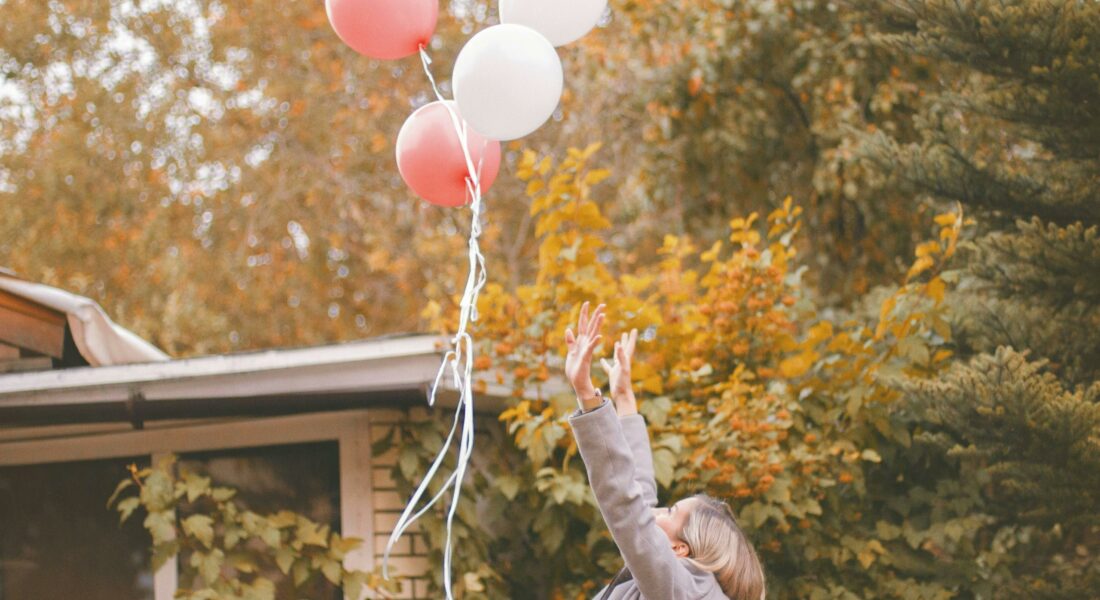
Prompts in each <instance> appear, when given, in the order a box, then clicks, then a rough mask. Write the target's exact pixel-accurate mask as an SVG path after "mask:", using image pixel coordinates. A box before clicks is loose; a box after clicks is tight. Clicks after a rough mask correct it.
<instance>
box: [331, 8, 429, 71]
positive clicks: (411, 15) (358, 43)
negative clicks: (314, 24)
mask: <svg viewBox="0 0 1100 600" xmlns="http://www.w3.org/2000/svg"><path fill="white" fill-rule="evenodd" d="M325 12H327V13H328V22H329V23H331V24H332V28H333V29H335V30H336V35H338V36H340V39H341V40H343V41H344V43H345V44H347V45H349V46H351V47H352V49H353V50H355V51H356V52H358V53H359V54H363V55H366V56H369V57H371V58H379V59H383V60H390V59H394V58H403V57H406V56H409V55H410V54H416V53H417V52H418V51H419V50H420V45H421V44H423V45H425V46H427V45H428V42H429V41H431V39H432V33H433V32H434V31H435V22H436V18H437V17H438V16H439V0H325Z"/></svg>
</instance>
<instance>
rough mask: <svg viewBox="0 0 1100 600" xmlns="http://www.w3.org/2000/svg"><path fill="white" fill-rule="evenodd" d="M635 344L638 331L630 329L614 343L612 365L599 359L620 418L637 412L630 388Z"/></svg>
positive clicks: (635, 401)
mask: <svg viewBox="0 0 1100 600" xmlns="http://www.w3.org/2000/svg"><path fill="white" fill-rule="evenodd" d="M637 343H638V330H637V329H631V330H630V333H624V334H623V335H622V338H621V339H620V340H619V341H617V342H615V362H614V363H608V362H607V359H602V358H601V359H600V365H601V366H602V367H603V370H604V372H606V373H607V380H608V381H609V382H610V383H611V399H612V400H613V401H614V402H615V409H616V410H617V411H618V413H619V415H620V416H622V415H625V414H633V413H636V412H638V404H637V400H635V398H634V390H633V388H632V387H631V386H630V361H631V360H632V359H633V358H634V347H635V346H636V345H637Z"/></svg>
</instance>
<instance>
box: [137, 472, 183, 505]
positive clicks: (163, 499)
mask: <svg viewBox="0 0 1100 600" xmlns="http://www.w3.org/2000/svg"><path fill="white" fill-rule="evenodd" d="M172 488H173V485H172V480H171V478H170V477H169V476H168V474H167V473H166V472H164V471H161V470H159V469H157V470H154V471H153V472H152V473H150V474H149V476H148V477H146V478H145V485H144V487H142V488H141V502H142V504H144V505H145V507H146V508H147V509H149V511H150V512H157V511H162V510H165V509H168V508H172V506H173V505H174V500H175V496H174V495H173V492H172Z"/></svg>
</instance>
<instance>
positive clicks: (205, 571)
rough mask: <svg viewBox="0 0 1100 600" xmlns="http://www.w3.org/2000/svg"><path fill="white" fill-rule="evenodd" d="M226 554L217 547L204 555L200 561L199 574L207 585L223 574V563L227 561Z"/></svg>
mask: <svg viewBox="0 0 1100 600" xmlns="http://www.w3.org/2000/svg"><path fill="white" fill-rule="evenodd" d="M224 559H225V554H224V553H223V552H222V551H221V550H219V549H217V548H215V549H214V550H213V551H212V552H210V554H206V555H203V556H202V559H201V561H200V562H199V567H198V569H199V575H201V576H202V578H203V580H204V581H206V584H207V585H211V584H213V583H214V582H215V581H217V580H218V578H219V577H220V576H221V571H222V564H223V563H224V562H225V561H224Z"/></svg>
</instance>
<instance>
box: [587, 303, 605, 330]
mask: <svg viewBox="0 0 1100 600" xmlns="http://www.w3.org/2000/svg"><path fill="white" fill-rule="evenodd" d="M604 308H605V305H603V304H601V305H599V306H597V307H596V310H595V311H593V313H592V316H591V317H590V318H589V319H588V329H587V330H585V333H587V334H588V335H589V337H591V336H595V335H597V334H599V332H600V328H601V327H603V321H604V312H603V310H604Z"/></svg>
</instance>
